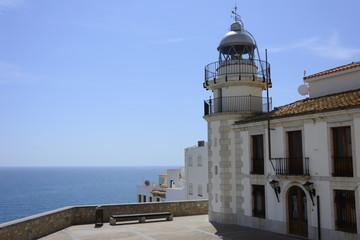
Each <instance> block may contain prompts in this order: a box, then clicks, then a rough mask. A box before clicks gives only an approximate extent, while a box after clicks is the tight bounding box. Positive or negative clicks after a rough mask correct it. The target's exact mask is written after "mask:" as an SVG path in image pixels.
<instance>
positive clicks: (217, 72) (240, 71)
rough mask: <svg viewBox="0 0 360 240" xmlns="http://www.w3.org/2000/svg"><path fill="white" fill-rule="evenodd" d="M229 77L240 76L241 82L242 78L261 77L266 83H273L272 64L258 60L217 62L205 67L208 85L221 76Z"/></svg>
mask: <svg viewBox="0 0 360 240" xmlns="http://www.w3.org/2000/svg"><path fill="white" fill-rule="evenodd" d="M227 75H238V76H239V80H241V77H242V76H253V77H260V78H262V79H263V80H264V81H265V80H269V82H270V83H271V77H270V64H269V63H267V62H265V61H261V60H258V59H238V60H225V61H217V62H213V63H210V64H208V65H206V66H205V83H206V84H207V82H208V81H211V80H215V79H217V78H218V77H219V76H227Z"/></svg>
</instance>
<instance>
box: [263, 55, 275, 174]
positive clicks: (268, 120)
mask: <svg viewBox="0 0 360 240" xmlns="http://www.w3.org/2000/svg"><path fill="white" fill-rule="evenodd" d="M265 62H266V63H265V64H266V65H265V69H266V76H268V74H269V73H268V68H267V65H268V63H267V62H268V61H267V49H265ZM264 77H265V76H264ZM266 101H267V111H268V117H267V125H268V146H269V161H270V162H271V142H270V141H271V138H270V114H269V113H270V103H269V77H267V78H266ZM271 164H272V162H271ZM273 167H274V166H273Z"/></svg>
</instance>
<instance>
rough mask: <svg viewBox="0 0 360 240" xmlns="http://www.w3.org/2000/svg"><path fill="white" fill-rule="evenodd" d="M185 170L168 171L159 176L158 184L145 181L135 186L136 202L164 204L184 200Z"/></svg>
mask: <svg viewBox="0 0 360 240" xmlns="http://www.w3.org/2000/svg"><path fill="white" fill-rule="evenodd" d="M184 176H185V169H184V168H183V167H182V168H179V169H168V170H167V172H166V173H164V174H160V175H159V181H158V184H155V183H154V182H153V183H152V184H150V181H148V180H147V181H145V184H144V185H137V186H136V195H137V202H164V201H177V200H184V199H185V188H184V181H185V179H184Z"/></svg>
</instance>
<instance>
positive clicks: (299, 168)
mask: <svg viewBox="0 0 360 240" xmlns="http://www.w3.org/2000/svg"><path fill="white" fill-rule="evenodd" d="M270 161H271V165H272V166H273V168H274V170H275V172H276V175H282V176H310V174H309V158H308V157H301V158H271V159H270Z"/></svg>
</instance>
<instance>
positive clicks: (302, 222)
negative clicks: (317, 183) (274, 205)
mask: <svg viewBox="0 0 360 240" xmlns="http://www.w3.org/2000/svg"><path fill="white" fill-rule="evenodd" d="M307 219H308V217H307V199H306V195H305V192H304V191H303V190H302V189H301V188H299V187H297V186H293V187H291V188H290V189H289V191H288V221H289V233H290V234H296V235H300V236H304V237H307V236H308V221H307Z"/></svg>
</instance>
